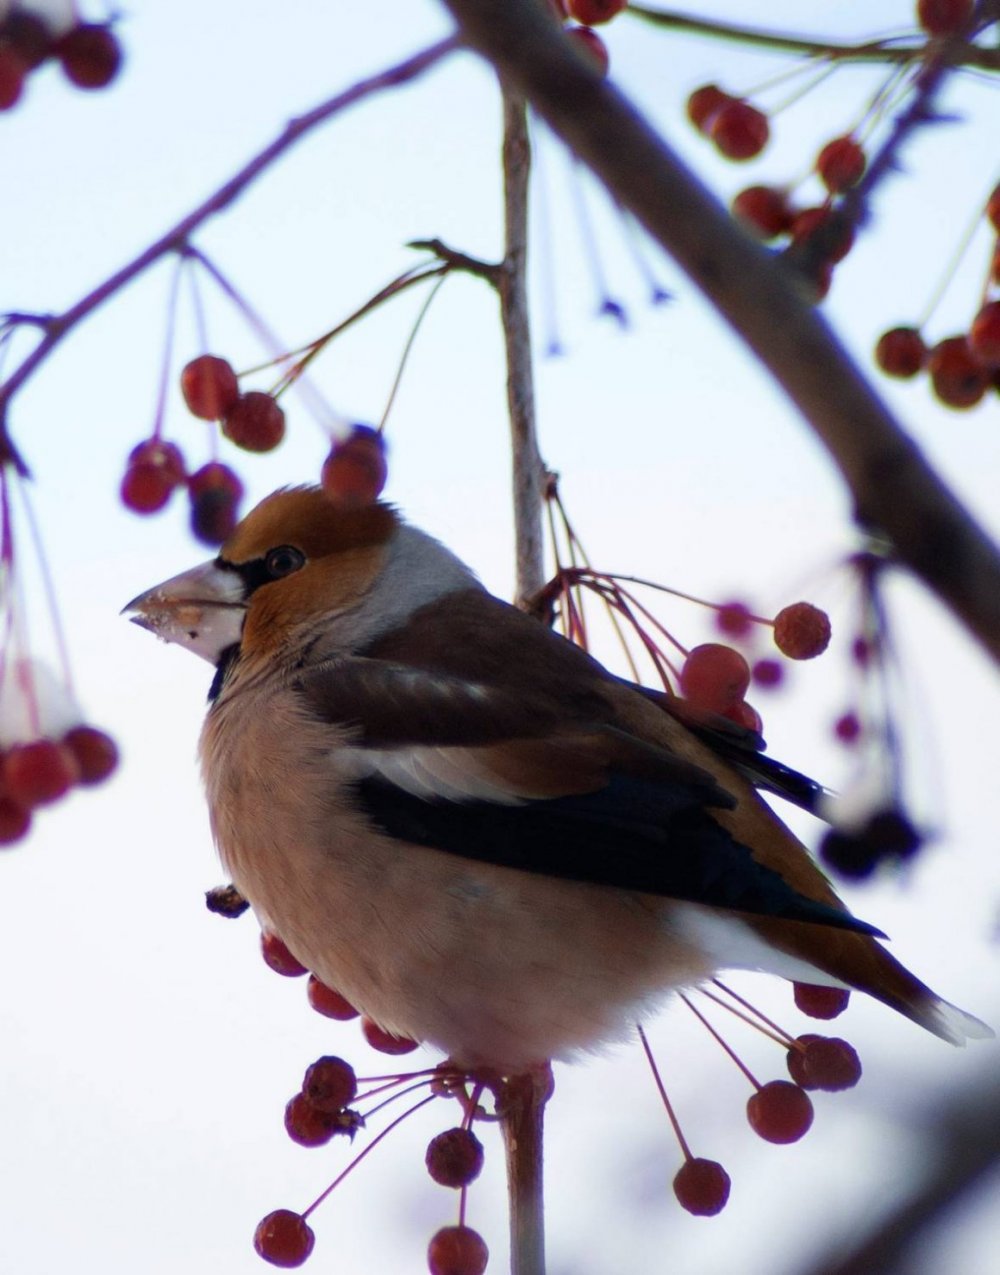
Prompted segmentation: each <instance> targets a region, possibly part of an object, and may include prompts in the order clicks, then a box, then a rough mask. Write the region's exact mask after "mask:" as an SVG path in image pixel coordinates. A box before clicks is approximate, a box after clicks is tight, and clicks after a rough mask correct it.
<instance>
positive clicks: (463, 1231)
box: [427, 1226, 490, 1275]
mask: <svg viewBox="0 0 1000 1275" xmlns="http://www.w3.org/2000/svg"><path fill="white" fill-rule="evenodd" d="M489 1260H490V1250H489V1249H488V1248H487V1247H486V1242H485V1241H484V1239H483V1237H482V1236H481V1235H480V1234H479V1232H478V1231H474V1230H473V1229H472V1227H471V1226H443V1227H442V1228H441V1230H440V1231H438V1233H437V1234H436V1235H435V1236H434V1237H433V1239H432V1240H431V1242H430V1244H428V1246H427V1269H428V1270H429V1271H430V1275H483V1271H485V1270H486V1264H487V1262H488V1261H489Z"/></svg>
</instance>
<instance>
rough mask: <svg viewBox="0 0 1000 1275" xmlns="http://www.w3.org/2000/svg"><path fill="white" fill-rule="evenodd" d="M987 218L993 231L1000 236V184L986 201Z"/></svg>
mask: <svg viewBox="0 0 1000 1275" xmlns="http://www.w3.org/2000/svg"><path fill="white" fill-rule="evenodd" d="M986 216H987V219H988V220H989V221H990V222H991V223H992V225H993V229H994V230H995V231H996V232H997V234H998V235H1000V183H998V184H997V185H996V186H995V187H994V188H993V191H992V193H991V195H990V197H989V199H987V201H986Z"/></svg>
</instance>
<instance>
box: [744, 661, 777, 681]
mask: <svg viewBox="0 0 1000 1275" xmlns="http://www.w3.org/2000/svg"><path fill="white" fill-rule="evenodd" d="M751 676H752V677H753V680H754V684H755V685H757V686H780V685H781V682H782V679H783V678H784V676H785V670H784V668H782V666H781V665H780V664H779V663H778V661H777V660H758V661H757V662H756V663H755V664H754V666H753V670H752V673H751Z"/></svg>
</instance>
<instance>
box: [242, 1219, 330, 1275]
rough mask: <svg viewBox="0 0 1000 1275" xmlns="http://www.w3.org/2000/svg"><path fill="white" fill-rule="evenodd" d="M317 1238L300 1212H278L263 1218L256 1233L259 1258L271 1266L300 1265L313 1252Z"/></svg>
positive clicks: (254, 1234)
mask: <svg viewBox="0 0 1000 1275" xmlns="http://www.w3.org/2000/svg"><path fill="white" fill-rule="evenodd" d="M315 1242H316V1236H315V1235H314V1234H313V1230H312V1227H311V1226H310V1225H309V1223H308V1222H307V1221H306V1220H305V1218H304V1217H303V1216H302V1214H301V1213H293V1212H292V1210H291V1209H275V1210H274V1212H273V1213H268V1215H267V1217H265V1218H261V1220H260V1221H259V1222H258V1223H257V1229H256V1231H254V1233H253V1246H254V1248H255V1249H256V1250H257V1254H258V1256H260V1257H262V1258H263V1259H264V1261H265V1262H270V1263H271V1265H272V1266H283V1267H286V1268H289V1267H293V1266H301V1265H302V1263H303V1262H304V1261H305V1260H306V1258H307V1257H308V1256H309V1254H310V1253H311V1252H312V1251H313V1245H314V1244H315Z"/></svg>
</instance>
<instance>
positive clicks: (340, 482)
mask: <svg viewBox="0 0 1000 1275" xmlns="http://www.w3.org/2000/svg"><path fill="white" fill-rule="evenodd" d="M387 473H388V470H387V467H386V459H385V439H384V438H383V437H382V434H381V433H380V432H379V431H378V430H377V429H372V428H371V426H370V425H355V426H354V428H353V429H352V430H351V432H350V434H348V436H347V437H346V438H345V439H342V440H338V441H337V442H335V443H334V444H333V446H332V448H331V449H330V454H329V456H327V458H326V460H325V461H324V462H323V473H322V478H321V482H322V484H323V490H324V491H325V492H326V494H327V495H328V496H329V497H330V499H331V500H332V501H333V502H334V503H335V504H337V505H343V506H345V507H348V508H356V507H358V506H361V505H370V504H372V503H373V502H374V501H376V500H377V499H378V498H379V496H380V495H381V492H382V488H383V487H384V486H385V480H386V476H387Z"/></svg>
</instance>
